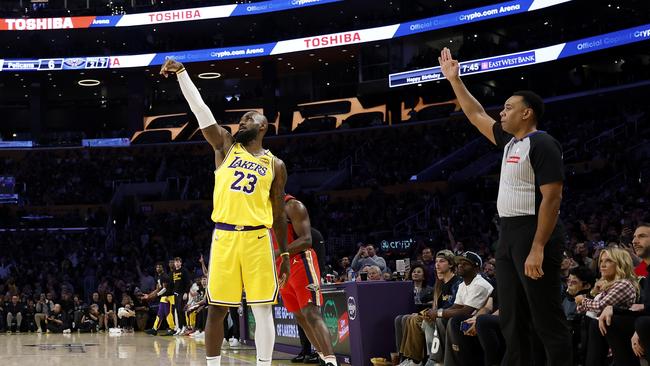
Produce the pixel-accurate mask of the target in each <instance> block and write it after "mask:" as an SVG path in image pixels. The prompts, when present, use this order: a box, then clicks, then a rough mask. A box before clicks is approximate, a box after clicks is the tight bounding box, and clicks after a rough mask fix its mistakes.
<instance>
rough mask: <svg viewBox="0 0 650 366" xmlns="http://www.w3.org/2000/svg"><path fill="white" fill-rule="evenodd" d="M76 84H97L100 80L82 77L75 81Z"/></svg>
mask: <svg viewBox="0 0 650 366" xmlns="http://www.w3.org/2000/svg"><path fill="white" fill-rule="evenodd" d="M77 84H79V85H81V86H97V85H99V84H100V82H99V80H95V79H83V80H79V81H77Z"/></svg>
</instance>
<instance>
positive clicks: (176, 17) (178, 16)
mask: <svg viewBox="0 0 650 366" xmlns="http://www.w3.org/2000/svg"><path fill="white" fill-rule="evenodd" d="M147 15H148V16H149V22H150V23H162V22H178V21H182V20H192V19H199V18H201V11H199V9H194V10H176V11H166V12H161V13H149V14H147Z"/></svg>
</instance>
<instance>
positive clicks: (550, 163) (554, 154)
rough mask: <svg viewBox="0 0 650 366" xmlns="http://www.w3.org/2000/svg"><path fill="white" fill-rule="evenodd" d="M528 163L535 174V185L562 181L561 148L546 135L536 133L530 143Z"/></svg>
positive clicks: (554, 140)
mask: <svg viewBox="0 0 650 366" xmlns="http://www.w3.org/2000/svg"><path fill="white" fill-rule="evenodd" d="M530 144H531V145H530V163H531V164H532V166H533V171H534V172H535V180H536V181H537V184H538V185H540V186H543V185H544V184H548V183H553V182H560V181H564V163H563V162H562V146H561V145H560V143H559V142H558V141H557V140H556V139H554V138H553V137H551V136H550V135H547V134H546V133H538V134H537V135H535V136H533V138H531V141H530Z"/></svg>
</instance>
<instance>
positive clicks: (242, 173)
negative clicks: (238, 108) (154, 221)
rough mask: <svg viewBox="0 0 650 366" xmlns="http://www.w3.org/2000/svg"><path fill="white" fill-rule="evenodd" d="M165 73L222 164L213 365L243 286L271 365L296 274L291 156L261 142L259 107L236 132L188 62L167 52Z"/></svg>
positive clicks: (212, 285) (211, 294)
mask: <svg viewBox="0 0 650 366" xmlns="http://www.w3.org/2000/svg"><path fill="white" fill-rule="evenodd" d="M160 73H161V74H162V75H164V76H165V77H167V76H168V75H169V74H170V73H172V74H176V76H177V79H178V83H179V84H180V88H181V91H182V92H183V96H184V97H185V99H186V100H187V102H188V103H189V105H190V108H191V109H192V112H193V113H194V115H196V119H197V120H198V122H199V127H200V128H201V132H203V136H205V139H206V140H207V141H208V142H209V143H210V145H212V147H213V148H214V155H215V162H216V167H217V168H216V170H215V183H214V202H213V205H214V209H213V212H212V220H213V221H214V222H215V223H216V225H215V230H214V233H213V237H212V246H211V248H210V263H209V269H208V288H207V291H206V294H207V301H208V304H209V308H208V319H207V322H206V327H205V348H206V356H207V357H206V359H207V362H208V366H213V365H219V366H220V365H221V356H220V354H221V342H222V341H223V320H224V318H225V316H226V314H227V313H228V308H227V307H237V306H239V303H240V301H241V294H242V289H245V291H246V301H247V302H248V304H249V305H251V309H252V310H253V315H254V316H255V323H256V328H255V344H256V346H257V365H271V358H272V356H273V344H274V343H275V327H274V325H273V315H272V312H271V305H272V304H275V303H276V301H277V297H278V290H279V289H280V288H281V287H283V286H284V283H285V282H286V281H287V279H288V278H289V271H290V269H289V268H290V266H289V252H288V251H287V216H286V213H285V210H284V185H285V183H286V180H287V170H286V167H285V166H284V163H283V162H282V161H281V160H280V159H278V158H276V157H275V156H273V154H271V153H270V152H269V151H268V150H265V149H264V148H263V147H262V138H263V137H264V134H265V133H266V131H267V129H268V121H267V120H266V117H264V115H262V114H260V113H258V112H248V113H246V114H244V115H243V116H242V118H241V119H240V121H239V131H238V132H237V134H236V135H235V137H234V138H233V136H231V135H230V133H228V132H227V131H226V130H225V129H223V128H222V127H220V126H219V125H217V122H216V121H215V119H214V116H213V115H212V112H211V111H210V109H209V108H208V106H207V105H206V104H205V103H204V102H203V99H202V98H201V95H200V94H199V91H198V90H197V88H196V86H194V84H193V83H192V80H191V79H190V77H189V75H188V74H187V72H186V71H185V68H184V67H183V65H182V64H181V63H179V62H176V61H174V60H167V61H166V62H165V64H164V65H163V66H162V68H161V70H160ZM271 228H272V229H273V230H274V231H275V235H276V237H277V239H278V245H279V249H280V251H281V256H282V264H281V266H280V267H279V272H280V274H279V277H278V275H277V274H276V269H275V262H274V249H273V235H272V232H271Z"/></svg>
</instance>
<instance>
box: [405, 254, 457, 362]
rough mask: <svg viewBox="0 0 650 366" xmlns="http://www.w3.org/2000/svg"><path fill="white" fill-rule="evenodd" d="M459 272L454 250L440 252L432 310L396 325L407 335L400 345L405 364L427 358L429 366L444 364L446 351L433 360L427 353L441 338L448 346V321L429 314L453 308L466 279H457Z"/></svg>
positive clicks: (438, 353) (437, 259)
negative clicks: (457, 271)
mask: <svg viewBox="0 0 650 366" xmlns="http://www.w3.org/2000/svg"><path fill="white" fill-rule="evenodd" d="M455 269H456V262H455V255H454V253H453V252H452V251H450V250H447V249H445V250H441V251H439V252H438V253H436V266H435V270H436V277H437V281H436V282H435V286H434V290H433V303H432V306H431V308H429V309H426V310H423V311H422V312H421V313H420V314H417V316H411V317H408V318H405V319H402V323H401V324H399V323H398V322H396V324H395V328H396V330H398V329H404V334H403V335H402V337H401V342H400V344H399V345H398V346H399V350H400V353H401V354H402V356H403V357H404V362H403V364H405V365H415V364H419V363H420V360H424V359H426V362H427V364H432V363H433V362H434V361H437V362H442V352H437V353H436V354H435V355H434V354H430V355H429V357H425V356H424V352H425V350H430V349H431V345H432V344H433V341H434V338H437V339H438V341H439V342H440V343H441V344H442V343H444V327H445V325H446V319H439V320H438V321H437V322H436V321H435V320H434V319H431V318H430V316H429V315H428V314H429V313H431V312H434V313H435V312H438V311H439V310H442V309H447V308H449V307H451V306H453V304H454V301H455V298H456V292H457V291H458V287H459V285H460V283H461V282H462V279H461V278H460V277H458V276H456V274H455ZM436 323H439V324H436ZM440 349H442V347H441V348H440ZM432 357H437V358H432Z"/></svg>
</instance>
